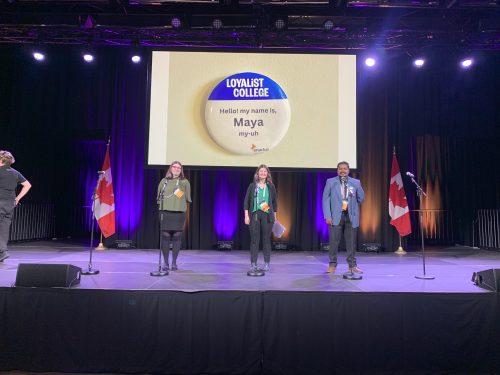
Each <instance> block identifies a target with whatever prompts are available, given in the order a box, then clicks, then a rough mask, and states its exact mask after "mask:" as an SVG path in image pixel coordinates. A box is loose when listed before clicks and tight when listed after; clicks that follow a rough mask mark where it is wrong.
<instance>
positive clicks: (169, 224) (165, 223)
mask: <svg viewBox="0 0 500 375" xmlns="http://www.w3.org/2000/svg"><path fill="white" fill-rule="evenodd" d="M162 216H163V220H162ZM185 222H186V213H185V212H180V211H160V223H161V230H172V231H182V230H183V229H184V223H185Z"/></svg>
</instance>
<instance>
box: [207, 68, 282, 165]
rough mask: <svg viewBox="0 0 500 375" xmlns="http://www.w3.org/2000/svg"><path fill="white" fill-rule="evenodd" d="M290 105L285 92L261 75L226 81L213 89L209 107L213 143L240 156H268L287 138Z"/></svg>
mask: <svg viewBox="0 0 500 375" xmlns="http://www.w3.org/2000/svg"><path fill="white" fill-rule="evenodd" d="M290 113H291V111H290V103H289V102H288V98H287V96H286V94H285V92H284V91H283V89H282V88H281V87H280V86H279V85H278V84H277V83H276V82H274V81H273V80H272V79H271V78H269V77H266V76H264V75H262V74H258V73H251V72H246V73H239V74H235V75H232V76H230V77H227V78H224V79H223V80H222V81H221V82H219V84H218V85H217V86H216V87H215V88H214V89H213V91H212V93H211V94H210V95H209V97H208V101H207V104H206V107H205V121H206V125H207V129H208V132H209V134H210V136H211V137H212V139H213V140H214V141H215V142H216V143H217V144H218V145H219V146H221V147H222V148H223V149H225V150H227V151H229V152H232V153H234V154H238V155H254V154H259V153H263V152H267V151H269V150H271V149H272V148H273V147H275V146H276V145H277V144H278V143H280V141H281V140H282V139H283V137H284V136H285V134H286V132H287V131H288V127H289V126H290Z"/></svg>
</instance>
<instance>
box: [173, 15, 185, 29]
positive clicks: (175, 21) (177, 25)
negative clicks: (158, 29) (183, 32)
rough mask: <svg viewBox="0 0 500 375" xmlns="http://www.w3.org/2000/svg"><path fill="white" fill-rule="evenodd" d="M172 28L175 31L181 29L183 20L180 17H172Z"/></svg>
mask: <svg viewBox="0 0 500 375" xmlns="http://www.w3.org/2000/svg"><path fill="white" fill-rule="evenodd" d="M170 26H172V28H174V29H180V28H181V27H182V20H181V18H180V17H172V19H171V20H170Z"/></svg>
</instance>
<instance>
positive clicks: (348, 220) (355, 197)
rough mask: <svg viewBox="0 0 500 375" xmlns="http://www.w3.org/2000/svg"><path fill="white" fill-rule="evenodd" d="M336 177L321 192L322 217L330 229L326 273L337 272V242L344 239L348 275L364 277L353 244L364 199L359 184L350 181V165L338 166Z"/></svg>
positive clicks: (351, 179) (327, 182) (355, 181)
mask: <svg viewBox="0 0 500 375" xmlns="http://www.w3.org/2000/svg"><path fill="white" fill-rule="evenodd" d="M337 174H338V176H337V177H333V178H329V179H328V180H327V181H326V185H325V189H324V190H323V216H324V218H325V222H326V223H327V224H328V227H329V234H330V251H329V257H330V264H329V266H328V270H327V271H326V272H327V273H335V271H336V270H337V254H338V249H339V243H340V239H341V238H342V235H344V236H345V243H346V250H347V263H348V265H349V272H351V273H363V271H362V270H361V269H360V268H359V267H358V265H357V264H356V257H355V255H356V241H357V234H358V227H359V205H360V204H361V203H362V202H363V201H364V199H365V192H364V191H363V188H362V187H361V182H360V181H359V180H357V179H355V178H352V177H349V163H347V162H346V161H341V162H340V163H338V164H337Z"/></svg>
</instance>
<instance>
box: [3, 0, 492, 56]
mask: <svg viewBox="0 0 500 375" xmlns="http://www.w3.org/2000/svg"><path fill="white" fill-rule="evenodd" d="M0 1H2V2H1V3H0V43H45V44H67V45H78V44H94V45H142V46H158V47H165V46H168V47H206V48H209V47H226V46H228V47H240V48H247V47H250V48H256V47H257V48H290V47H297V48H318V49H326V50H364V49H368V48H382V49H385V50H396V51H399V50H400V51H408V50H420V49H464V50H500V0H441V1H433V0H430V1H421V0H413V1H412V0H359V1H345V0H337V1H243V0H240V1H236V0H220V1H206V0H205V1H203V0H200V1H149V0H143V1H124V0H110V1H104V0H97V1H64V0H60V1H50V0H48V1H22V0H20V1H19V0H0ZM173 18H178V19H179V20H180V21H181V26H180V27H178V28H175V27H173V26H172V19H173ZM214 19H219V20H220V23H219V26H221V27H220V28H219V29H216V28H214V26H213V21H214ZM278 19H281V20H282V21H283V22H282V24H284V25H285V27H284V29H282V30H277V29H276V26H275V25H276V21H277V20H278ZM327 21H328V22H327ZM325 22H327V24H329V26H330V28H329V29H328V30H327V29H325V27H324V25H325Z"/></svg>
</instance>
